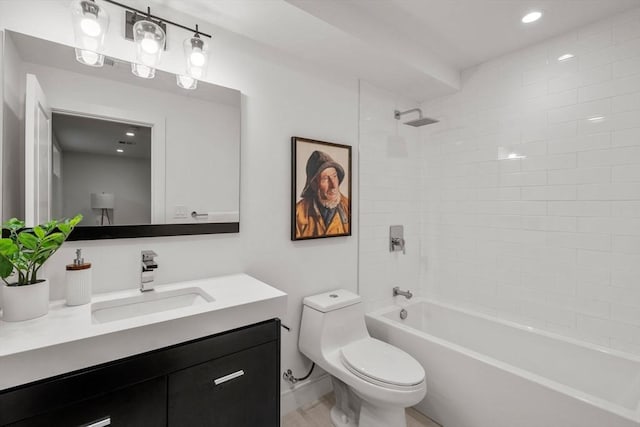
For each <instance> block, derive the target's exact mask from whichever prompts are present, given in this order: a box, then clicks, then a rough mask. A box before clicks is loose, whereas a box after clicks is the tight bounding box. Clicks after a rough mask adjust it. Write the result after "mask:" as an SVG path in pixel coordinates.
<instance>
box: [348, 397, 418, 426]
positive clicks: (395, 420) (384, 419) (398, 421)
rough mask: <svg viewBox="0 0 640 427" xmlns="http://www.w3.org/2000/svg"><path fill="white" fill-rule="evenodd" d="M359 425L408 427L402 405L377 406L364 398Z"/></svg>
mask: <svg viewBox="0 0 640 427" xmlns="http://www.w3.org/2000/svg"><path fill="white" fill-rule="evenodd" d="M358 425H359V427H407V416H406V414H405V412H404V408H402V407H390V406H376V405H372V404H371V403H369V402H367V401H365V400H362V406H361V407H360V423H359V424H358Z"/></svg>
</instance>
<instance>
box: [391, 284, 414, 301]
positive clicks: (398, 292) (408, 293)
mask: <svg viewBox="0 0 640 427" xmlns="http://www.w3.org/2000/svg"><path fill="white" fill-rule="evenodd" d="M398 295H402V296H403V297H405V298H407V299H411V297H412V296H413V294H412V293H411V291H409V290H406V291H401V290H400V287H399V286H396V287H395V288H393V296H394V297H397V296H398Z"/></svg>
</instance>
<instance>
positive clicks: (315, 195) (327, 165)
mask: <svg viewBox="0 0 640 427" xmlns="http://www.w3.org/2000/svg"><path fill="white" fill-rule="evenodd" d="M337 236H351V147H350V146H348V145H342V144H335V143H332V142H324V141H316V140H314V139H308V138H300V137H298V136H294V137H292V138H291V240H308V239H320V238H324V237H337Z"/></svg>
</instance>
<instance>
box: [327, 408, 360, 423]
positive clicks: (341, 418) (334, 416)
mask: <svg viewBox="0 0 640 427" xmlns="http://www.w3.org/2000/svg"><path fill="white" fill-rule="evenodd" d="M331 423H332V424H333V425H334V427H358V424H357V423H356V421H355V420H354V419H353V417H352V418H349V417H347V415H346V414H345V413H344V412H342V411H341V410H340V409H338V408H337V407H336V406H334V407H333V408H331Z"/></svg>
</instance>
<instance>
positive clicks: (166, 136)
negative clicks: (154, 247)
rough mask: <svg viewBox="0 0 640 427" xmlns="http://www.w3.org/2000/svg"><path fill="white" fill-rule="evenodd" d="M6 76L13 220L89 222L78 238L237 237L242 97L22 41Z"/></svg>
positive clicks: (6, 166)
mask: <svg viewBox="0 0 640 427" xmlns="http://www.w3.org/2000/svg"><path fill="white" fill-rule="evenodd" d="M2 67H3V69H2V71H3V73H2V75H3V82H2V91H0V92H2V98H3V106H2V113H3V114H2V124H3V129H2V144H3V147H2V149H3V151H2V152H3V157H2V220H3V221H5V220H7V219H9V218H12V217H17V218H25V220H26V221H27V225H33V224H39V223H43V222H46V221H47V220H49V219H51V218H61V217H71V216H73V215H75V214H77V213H81V214H82V215H83V216H84V220H83V222H82V223H81V225H80V226H79V227H77V228H76V230H75V231H74V232H73V234H72V236H71V239H73V240H85V239H108V238H126V237H149V236H170V235H184V234H214V233H233V232H238V231H239V226H240V224H239V209H240V98H241V94H240V92H239V91H237V90H234V89H229V88H225V87H222V86H217V85H213V84H208V83H204V82H201V81H200V82H198V86H197V88H196V89H195V90H186V89H182V88H180V87H178V86H177V84H176V76H175V75H173V74H171V73H166V72H162V71H156V76H155V78H154V79H142V78H139V77H136V76H134V75H133V74H132V73H131V65H130V64H129V63H128V62H125V61H122V60H119V59H116V58H105V64H104V66H103V67H99V68H95V67H88V66H85V65H82V64H80V63H78V62H77V61H76V60H75V52H74V49H73V48H72V47H69V46H65V45H61V44H58V43H54V42H51V41H47V40H42V39H38V38H35V37H31V36H27V35H24V34H20V33H16V32H12V31H6V32H5V33H4V37H3V45H2Z"/></svg>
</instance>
